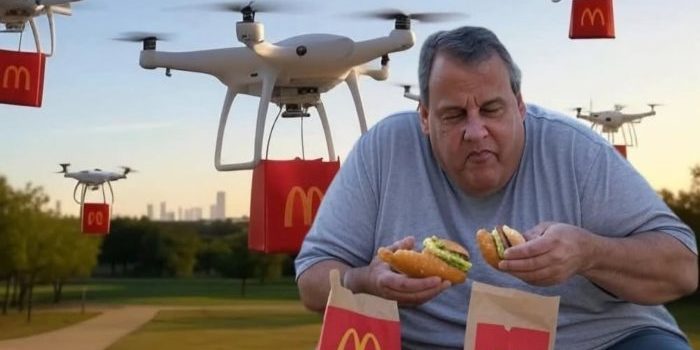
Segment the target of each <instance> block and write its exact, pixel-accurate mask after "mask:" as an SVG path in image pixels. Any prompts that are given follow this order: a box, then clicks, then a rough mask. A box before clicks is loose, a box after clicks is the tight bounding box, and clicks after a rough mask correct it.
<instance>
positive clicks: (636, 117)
mask: <svg viewBox="0 0 700 350" xmlns="http://www.w3.org/2000/svg"><path fill="white" fill-rule="evenodd" d="M655 114H656V112H655V111H651V112H646V113H637V114H625V115H624V116H623V117H622V120H623V121H624V122H625V123H629V122H634V121H638V120H639V119H642V118H644V117H649V116H652V115H655Z"/></svg>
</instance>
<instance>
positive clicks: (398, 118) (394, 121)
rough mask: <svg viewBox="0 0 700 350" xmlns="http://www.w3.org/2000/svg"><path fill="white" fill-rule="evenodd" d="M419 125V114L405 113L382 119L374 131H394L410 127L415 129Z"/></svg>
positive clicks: (414, 112)
mask: <svg viewBox="0 0 700 350" xmlns="http://www.w3.org/2000/svg"><path fill="white" fill-rule="evenodd" d="M418 124H419V122H418V112H416V111H403V112H397V113H392V114H390V115H388V116H386V117H384V118H382V119H381V120H379V121H378V122H377V123H376V124H375V125H374V127H373V129H394V128H401V127H409V126H410V127H413V128H415V127H416V126H417V125H418Z"/></svg>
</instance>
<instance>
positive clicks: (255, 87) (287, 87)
mask: <svg viewBox="0 0 700 350" xmlns="http://www.w3.org/2000/svg"><path fill="white" fill-rule="evenodd" d="M270 6H271V5H267V6H265V5H258V4H253V3H252V2H250V3H248V4H246V5H241V4H222V5H220V6H217V8H218V9H221V10H226V11H235V12H240V13H241V14H242V16H243V20H242V21H240V22H237V23H236V37H237V39H238V41H239V42H241V43H242V44H243V45H245V46H244V47H232V48H223V49H214V50H203V51H191V52H163V51H156V41H157V40H158V39H159V38H158V37H157V36H156V35H153V34H145V33H131V34H128V35H126V36H124V37H122V38H118V40H125V41H143V51H141V55H140V60H139V64H140V65H141V67H143V68H146V69H155V68H165V74H166V75H167V76H170V71H171V69H176V70H183V71H190V72H198V73H205V74H209V75H213V76H214V77H216V78H218V79H219V80H220V81H221V82H222V83H223V84H224V85H226V86H227V87H228V91H227V93H226V98H225V100H224V105H223V109H222V111H221V116H220V119H219V129H218V133H217V139H216V150H215V154H214V165H215V167H216V169H217V170H219V171H235V170H247V169H253V168H254V167H255V166H256V165H257V164H258V162H259V161H260V159H261V152H262V141H263V132H264V128H265V119H266V117H267V111H268V106H269V104H270V103H275V104H277V105H278V106H279V107H280V111H282V109H284V111H283V112H282V113H281V115H282V117H288V118H300V117H307V116H309V113H308V109H309V108H310V107H314V108H316V110H317V111H318V113H319V117H320V119H321V125H322V127H323V131H324V134H325V138H326V144H327V147H328V157H329V159H331V160H334V159H335V158H336V157H335V150H334V148H333V141H332V138H331V132H330V127H329V124H328V119H327V117H326V111H325V109H324V106H323V102H322V101H321V94H323V93H325V92H327V91H329V90H331V89H332V88H333V87H335V86H336V85H338V84H340V83H342V82H345V83H346V84H347V85H348V87H349V89H350V93H351V94H352V98H353V102H354V104H355V109H356V111H357V115H358V119H359V122H360V131H361V132H363V133H364V132H365V131H366V130H367V122H366V120H365V113H364V110H363V107H362V101H361V98H360V89H359V85H358V80H359V79H358V77H359V76H360V75H367V76H369V77H371V78H373V79H375V80H385V79H386V78H387V76H388V74H389V67H388V63H389V53H393V52H397V51H404V50H407V49H409V48H411V47H412V46H413V44H414V41H415V36H414V33H413V31H411V20H417V21H423V22H436V21H440V20H445V19H448V18H450V17H455V18H456V17H461V15H460V14H457V13H442V14H441V13H420V14H418V13H414V14H406V13H403V12H401V11H396V10H386V11H382V12H375V13H365V14H362V15H361V16H362V17H374V18H381V19H391V20H394V22H395V23H394V30H392V31H391V32H390V33H389V35H388V36H384V37H379V38H374V39H369V40H365V41H358V42H356V41H354V40H352V39H350V38H347V37H344V36H339V35H332V34H305V35H299V36H295V37H291V38H289V39H286V40H282V41H280V42H277V43H271V42H268V41H266V40H265V36H264V30H263V24H262V23H259V22H256V21H255V13H256V12H261V11H268V10H271V9H272V8H271V7H270ZM378 58H379V59H380V67H378V68H371V67H367V66H366V64H367V63H369V62H371V61H373V60H375V59H378ZM238 94H244V95H250V96H255V97H259V98H260V101H259V104H258V113H257V122H256V127H255V145H254V150H253V159H252V160H251V161H248V162H241V163H234V164H223V163H222V162H221V147H222V138H223V135H224V129H225V127H226V121H227V118H228V115H229V112H230V110H231V105H232V103H233V100H234V98H235V97H236V96H237V95H238Z"/></svg>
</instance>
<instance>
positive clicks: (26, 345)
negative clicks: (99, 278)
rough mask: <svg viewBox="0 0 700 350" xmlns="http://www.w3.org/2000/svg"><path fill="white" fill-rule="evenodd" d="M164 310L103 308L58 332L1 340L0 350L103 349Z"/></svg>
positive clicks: (147, 307)
mask: <svg viewBox="0 0 700 350" xmlns="http://www.w3.org/2000/svg"><path fill="white" fill-rule="evenodd" d="M160 309H163V308H161V307H155V306H124V307H119V308H113V309H106V310H103V312H102V314H100V315H99V316H96V317H93V318H91V319H89V320H87V321H84V322H80V323H77V324H74V325H72V326H69V327H66V328H61V329H58V330H55V331H51V332H47V333H42V334H37V335H33V336H30V337H26V338H16V339H10V340H4V341H0V350H103V349H106V348H107V347H108V346H110V345H112V344H113V343H114V342H116V341H117V340H118V339H119V338H121V337H123V336H125V335H127V334H129V333H131V332H133V331H134V330H136V329H138V328H139V327H141V326H142V325H143V324H145V323H146V322H148V321H150V320H151V319H152V318H153V316H155V315H156V313H157V312H158V311H159V310H160Z"/></svg>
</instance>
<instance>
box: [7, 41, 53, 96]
mask: <svg viewBox="0 0 700 350" xmlns="http://www.w3.org/2000/svg"><path fill="white" fill-rule="evenodd" d="M45 63H46V55H44V54H43V53H40V52H20V51H6V50H0V103H8V104H14V105H21V106H31V107H41V101H42V97H43V96H44V67H45Z"/></svg>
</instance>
